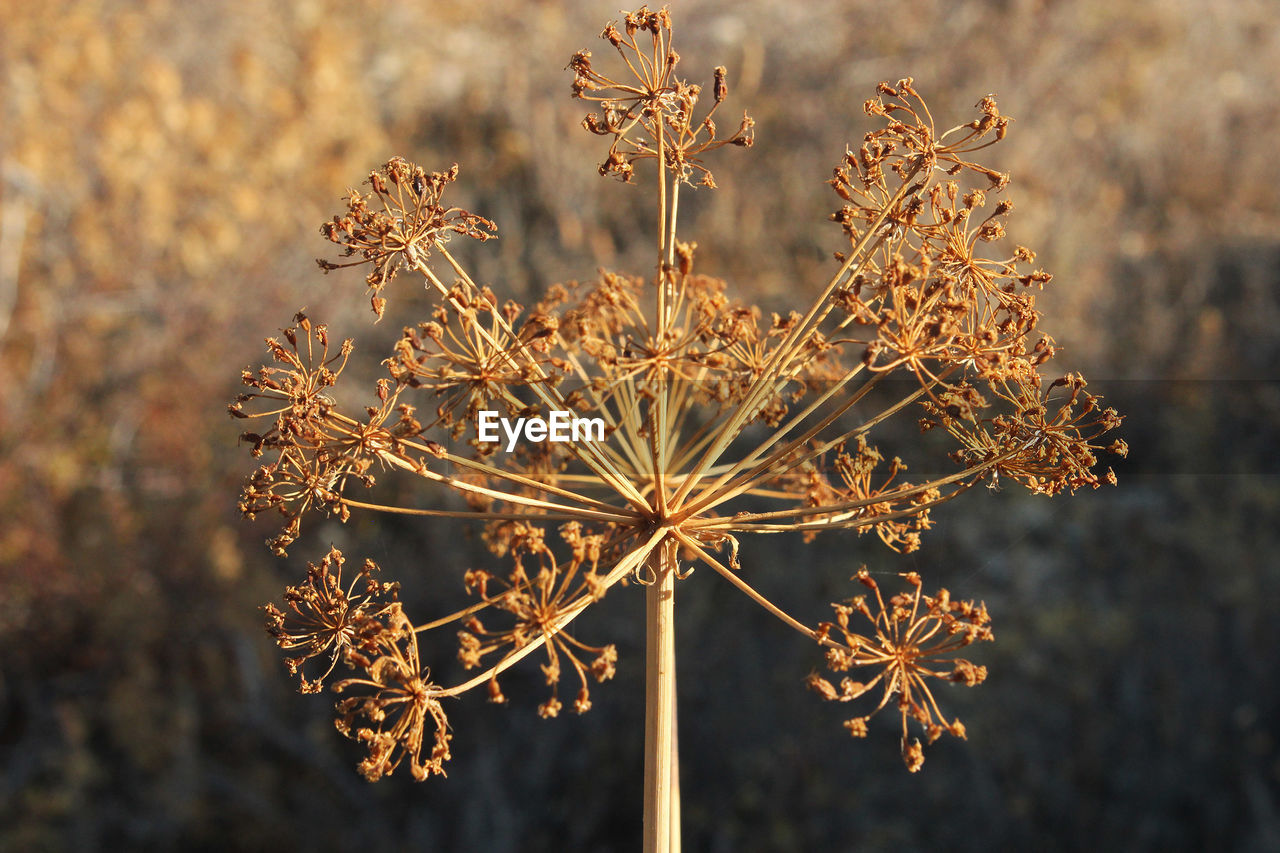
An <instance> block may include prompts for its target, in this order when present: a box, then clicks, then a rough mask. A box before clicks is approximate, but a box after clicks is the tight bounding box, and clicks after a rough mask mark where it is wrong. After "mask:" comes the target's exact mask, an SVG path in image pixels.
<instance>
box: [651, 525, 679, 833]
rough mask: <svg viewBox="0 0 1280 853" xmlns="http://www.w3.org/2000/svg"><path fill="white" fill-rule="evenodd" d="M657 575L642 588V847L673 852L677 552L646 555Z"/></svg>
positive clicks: (662, 548) (665, 549) (663, 550)
mask: <svg viewBox="0 0 1280 853" xmlns="http://www.w3.org/2000/svg"><path fill="white" fill-rule="evenodd" d="M649 567H650V569H651V570H652V571H653V573H654V575H655V576H656V578H655V580H654V581H653V583H651V584H650V585H649V588H648V590H647V592H646V596H645V601H646V605H647V606H646V611H647V614H646V616H647V618H646V621H647V631H646V636H647V643H646V646H647V650H646V660H645V750H644V752H645V757H644V851H645V853H671V850H672V844H671V840H672V836H673V834H674V832H675V826H674V825H673V823H672V817H673V808H672V806H673V802H674V800H675V796H676V794H675V792H674V790H673V787H672V785H673V780H674V778H675V774H674V764H675V749H674V747H675V688H676V683H675V662H676V644H675V621H674V616H675V580H676V566H675V551H674V550H673V549H672V548H670V547H667V546H665V545H664V546H660V547H658V548H657V549H655V550H654V551H653V552H652V553H651V554H650V555H649Z"/></svg>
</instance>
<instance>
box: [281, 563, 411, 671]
mask: <svg viewBox="0 0 1280 853" xmlns="http://www.w3.org/2000/svg"><path fill="white" fill-rule="evenodd" d="M345 562H346V559H345V558H344V557H343V556H342V552H341V551H339V550H338V549H337V548H332V549H330V551H329V553H328V554H326V555H325V556H324V558H323V559H321V561H320V562H319V563H308V564H307V579H306V581H304V582H303V583H302V584H300V585H298V586H291V587H287V588H286V589H285V594H284V603H285V610H281V609H279V608H278V607H276V606H275V605H274V604H267V605H265V606H264V607H263V610H264V611H265V612H266V614H267V632H268V633H269V634H271V636H272V637H274V638H275V641H276V643H277V644H278V645H279V646H280V648H282V649H285V650H286V651H291V652H299V654H297V655H295V656H293V657H290V658H287V659H286V661H285V663H286V664H288V666H289V671H290V672H291V673H293V674H295V675H297V676H298V677H299V680H300V690H301V692H303V693H318V692H319V691H320V688H321V687H322V686H323V683H324V679H325V678H326V677H328V675H329V674H330V673H331V672H333V669H334V666H336V665H337V662H338V660H339V659H340V658H341V657H342V656H343V655H344V654H345V653H346V652H347V651H348V650H350V649H363V648H367V647H368V646H369V645H370V643H371V642H372V640H373V638H374V636H375V635H376V634H377V633H379V632H380V631H381V630H382V629H381V627H380V625H379V623H378V620H379V619H381V618H383V617H384V616H385V615H386V614H387V613H389V612H390V611H391V610H392V609H393V608H396V607H398V606H399V605H397V604H396V603H395V598H396V595H397V593H398V592H399V584H397V583H384V582H380V581H377V580H375V579H374V573H375V572H377V571H378V567H377V565H376V564H374V562H373V561H372V560H365V561H364V564H363V565H361V567H360V570H359V571H358V572H356V574H355V577H353V578H352V579H351V582H350V583H349V584H347V585H346V586H345V587H344V585H343V582H342V566H343V564H344V563H345ZM312 658H317V659H320V661H321V665H322V666H323V667H324V670H323V672H321V673H320V674H319V675H317V676H315V677H313V678H308V677H307V673H306V671H305V670H304V668H303V667H304V664H305V663H306V662H307V661H309V660H311V659H312Z"/></svg>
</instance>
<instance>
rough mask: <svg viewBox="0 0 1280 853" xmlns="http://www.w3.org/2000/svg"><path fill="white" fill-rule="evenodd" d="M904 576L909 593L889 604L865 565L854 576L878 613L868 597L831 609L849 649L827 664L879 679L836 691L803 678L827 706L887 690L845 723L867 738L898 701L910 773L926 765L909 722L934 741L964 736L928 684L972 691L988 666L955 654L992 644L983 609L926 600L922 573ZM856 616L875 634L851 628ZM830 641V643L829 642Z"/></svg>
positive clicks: (836, 651) (947, 598)
mask: <svg viewBox="0 0 1280 853" xmlns="http://www.w3.org/2000/svg"><path fill="white" fill-rule="evenodd" d="M902 577H903V578H904V579H905V580H906V581H907V584H908V585H909V587H910V588H911V592H909V593H900V594H898V595H895V596H892V597H891V598H889V599H888V600H887V601H886V600H885V599H884V597H883V596H882V594H881V591H880V585H879V583H878V582H877V581H876V580H875V579H874V578H873V577H872V576H871V575H870V574H869V573H868V572H867V571H866V569H865V568H863V569H861V570H859V571H858V573H857V575H856V576H855V579H856V580H857V581H858V582H859V583H861V584H862V585H863V586H865V587H867V588H868V589H870V590H872V591H873V592H874V594H875V601H876V606H877V609H876V610H872V609H871V608H870V607H869V606H868V605H867V602H866V597H865V596H857V597H856V598H854V599H850V603H849V604H833V605H832V607H833V608H834V609H835V611H836V616H837V623H838V625H839V629H840V632H841V634H842V635H843V638H844V645H843V647H842V646H840V645H833V647H831V648H829V649H828V652H827V662H828V666H830V668H831V669H832V670H834V671H836V672H841V671H844V670H847V669H849V668H850V667H866V668H868V669H872V670H878V672H877V673H876V675H875V676H874V677H873V678H872V679H871V680H870V681H867V682H865V683H864V682H859V681H854V680H853V679H851V678H848V677H846V678H844V679H843V680H842V681H841V683H840V687H839V689H837V688H836V686H835V685H833V684H832V683H831V682H830V681H828V680H827V679H825V678H822V677H821V676H819V675H818V674H817V673H811V674H810V675H809V676H808V677H807V678H806V679H805V681H806V684H808V686H809V688H810V689H812V690H814V691H815V692H817V693H818V694H819V695H820V696H822V698H823V699H825V700H827V701H838V702H849V701H852V700H854V699H857V698H859V697H861V696H863V695H864V694H866V693H867V692H869V691H871V690H872V689H873V688H875V687H876V686H880V687H881V688H882V689H881V694H880V701H879V703H878V704H877V705H876V707H875V708H874V709H873V710H872V711H871V713H870V714H867V715H865V716H863V717H857V718H854V719H852V720H848V721H846V722H845V724H844V725H845V727H846V728H847V729H849V731H850V733H851V734H853V735H854V736H855V737H865V736H866V732H867V726H866V721H867V720H868V719H870V718H871V717H873V716H875V715H876V714H877V713H879V712H880V711H881V710H883V709H884V708H885V707H887V706H888V705H889V704H890V701H891V700H893V699H895V698H896V702H894V703H893V704H894V706H895V707H896V708H897V709H898V712H899V714H900V716H901V718H902V754H903V760H904V761H905V762H906V764H907V769H909V770H911V771H912V772H915V771H916V770H919V769H920V766H921V765H922V764H923V763H924V750H923V748H922V747H921V746H920V742H919V740H914V741H911V742H910V743H909V742H908V739H907V722H908V720H915V721H916V722H917V723H919V724H920V726H921V728H922V729H923V730H924V732H925V736H926V739H927V740H928V742H930V743H932V742H933V741H935V740H937V738H938V737H940V736H941V735H942V734H944V733H950V734H952V735H954V736H956V737H961V738H963V737H964V733H965V732H964V726H963V725H961V724H960V721H959V720H951V721H948V720H947V719H946V718H944V717H942V716H941V711H939V710H938V703H937V700H936V699H935V698H934V696H933V693H932V690H931V689H930V686H929V681H928V680H929V679H941V680H947V681H953V682H956V683H959V684H965V685H968V686H970V687H972V686H974V685H976V684H980V683H981V682H982V681H983V680H984V679H985V678H986V675H987V669H986V667H983V666H976V665H974V664H973V663H971V662H969V661H967V660H964V659H962V658H957V657H955V656H954V653H955V652H956V651H958V650H959V649H961V648H963V647H964V646H967V645H969V644H970V643H972V642H973V641H974V640H990V639H992V633H991V628H990V616H989V615H988V614H987V609H986V607H985V605H982V604H977V605H975V604H973V603H972V602H968V601H953V600H952V598H951V595H950V593H948V592H947V591H946V590H945V589H943V590H939V592H938V594H937V595H936V596H928V595H924V594H923V593H922V589H923V582H922V581H921V578H920V576H919V575H918V574H916V573H915V572H908V573H906V574H904V575H902ZM855 611H856V612H859V613H862V614H863V615H864V616H865V617H866V618H867V619H868V621H869V622H871V625H872V629H873V632H874V633H873V634H872V635H870V636H862V635H860V634H858V633H857V632H856V631H855V630H854V629H853V628H851V627H850V625H849V619H848V617H849V615H851V614H852V613H853V612H855ZM826 642H828V643H831V642H832V641H831V640H830V639H826ZM944 664H950V665H951V669H950V671H948V670H947V669H945V668H943V667H942V666H940V665H944Z"/></svg>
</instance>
